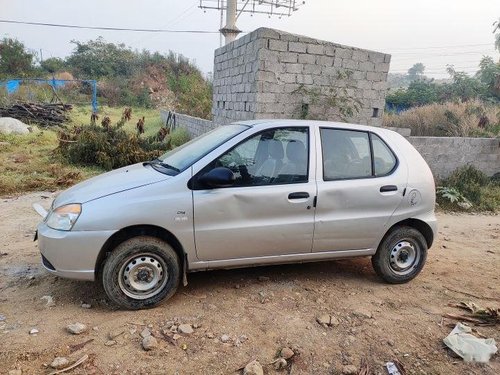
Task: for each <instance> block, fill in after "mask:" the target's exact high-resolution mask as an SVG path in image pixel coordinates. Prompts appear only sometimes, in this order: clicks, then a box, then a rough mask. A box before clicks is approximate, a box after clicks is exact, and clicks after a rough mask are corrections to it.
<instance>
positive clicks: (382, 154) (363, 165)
mask: <svg viewBox="0 0 500 375" xmlns="http://www.w3.org/2000/svg"><path fill="white" fill-rule="evenodd" d="M320 132H321V147H322V152H323V179H324V180H325V181H331V180H345V179H355V178H367V177H378V176H385V175H387V174H390V173H391V172H392V171H393V170H394V168H395V167H396V165H397V159H396V156H395V155H394V153H393V152H392V151H391V149H390V148H389V147H388V146H387V145H386V143H385V142H384V141H382V139H380V137H378V136H377V135H375V134H373V133H368V132H365V131H356V130H346V129H328V128H322V129H321V130H320Z"/></svg>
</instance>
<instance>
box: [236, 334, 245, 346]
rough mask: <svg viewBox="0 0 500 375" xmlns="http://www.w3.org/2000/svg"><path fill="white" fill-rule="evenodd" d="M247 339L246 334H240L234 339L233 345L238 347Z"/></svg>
mask: <svg viewBox="0 0 500 375" xmlns="http://www.w3.org/2000/svg"><path fill="white" fill-rule="evenodd" d="M247 340H248V337H247V336H245V335H241V336H239V337H238V338H236V340H235V341H234V346H237V347H240V346H241V345H242V344H243V343H244V342H245V341H247Z"/></svg>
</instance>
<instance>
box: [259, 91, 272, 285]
mask: <svg viewBox="0 0 500 375" xmlns="http://www.w3.org/2000/svg"><path fill="white" fill-rule="evenodd" d="M273 99H274V97H273ZM273 101H274V100H273ZM269 280H270V279H269V277H267V276H259V281H269Z"/></svg>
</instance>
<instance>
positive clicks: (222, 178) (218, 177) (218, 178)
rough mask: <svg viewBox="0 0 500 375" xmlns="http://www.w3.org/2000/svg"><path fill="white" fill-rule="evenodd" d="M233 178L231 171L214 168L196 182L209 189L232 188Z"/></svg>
mask: <svg viewBox="0 0 500 375" xmlns="http://www.w3.org/2000/svg"><path fill="white" fill-rule="evenodd" d="M234 180H235V176H234V173H233V171H232V170H230V169H229V168H225V167H218V168H214V169H212V170H211V171H208V172H207V173H205V174H204V175H202V176H201V177H200V178H199V179H198V182H199V183H200V184H202V185H204V186H208V187H211V188H221V187H229V186H233V184H234Z"/></svg>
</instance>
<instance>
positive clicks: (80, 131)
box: [57, 123, 168, 170]
mask: <svg viewBox="0 0 500 375" xmlns="http://www.w3.org/2000/svg"><path fill="white" fill-rule="evenodd" d="M122 126H123V123H119V124H118V125H117V126H109V127H107V128H105V127H101V126H97V125H90V126H76V127H74V128H73V129H72V130H70V131H64V130H63V131H61V132H59V147H58V148H57V151H58V152H59V153H60V154H61V155H62V156H63V158H64V159H65V160H67V161H68V162H69V163H71V164H77V165H89V166H100V167H102V168H104V169H106V170H110V169H114V168H119V167H123V166H126V165H129V164H134V163H138V162H141V161H146V160H151V159H154V158H157V157H158V156H160V155H161V154H163V153H164V152H165V151H167V149H168V144H167V143H164V142H158V141H157V140H156V138H155V137H149V138H141V137H138V136H136V135H131V134H129V133H127V132H126V131H125V130H123V129H122Z"/></svg>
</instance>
